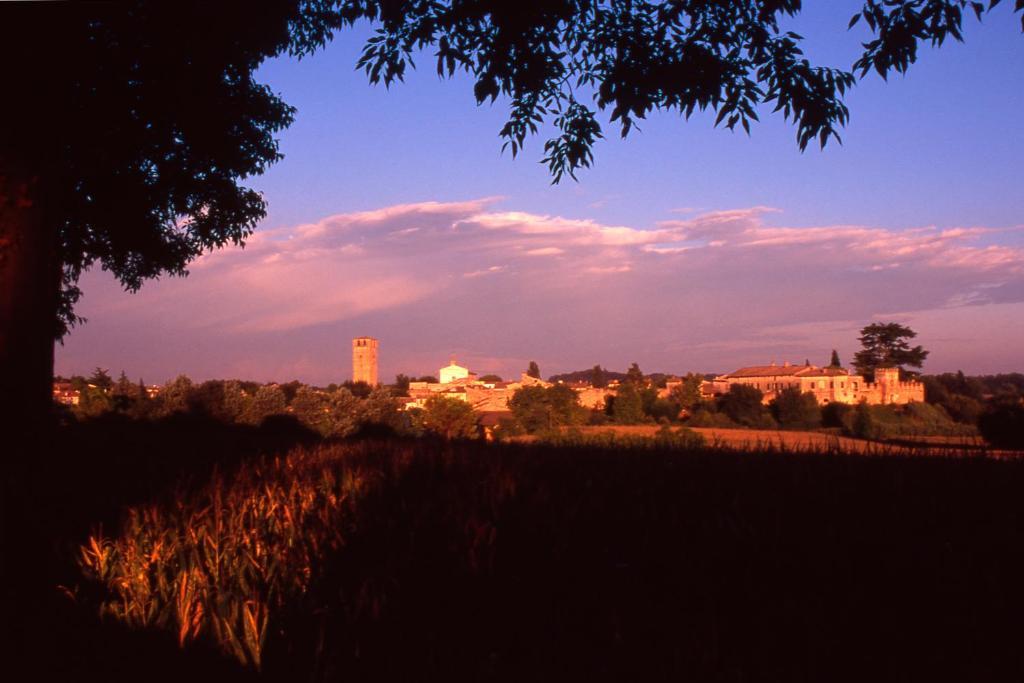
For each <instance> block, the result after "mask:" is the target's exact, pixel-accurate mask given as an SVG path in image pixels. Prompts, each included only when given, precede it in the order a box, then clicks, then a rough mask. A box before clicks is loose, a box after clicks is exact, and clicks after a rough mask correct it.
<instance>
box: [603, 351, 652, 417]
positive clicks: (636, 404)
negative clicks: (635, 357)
mask: <svg viewBox="0 0 1024 683" xmlns="http://www.w3.org/2000/svg"><path fill="white" fill-rule="evenodd" d="M633 365H634V366H635V365H636V363H634V364H633ZM608 400H609V401H610V407H611V416H612V419H613V420H615V421H616V422H617V423H619V424H638V423H641V422H643V421H644V419H645V417H646V414H645V413H644V402H643V396H641V390H640V389H639V388H637V386H636V384H635V383H634V382H623V383H622V384H621V385H620V386H619V389H618V391H616V392H615V396H611V397H609V399H608Z"/></svg>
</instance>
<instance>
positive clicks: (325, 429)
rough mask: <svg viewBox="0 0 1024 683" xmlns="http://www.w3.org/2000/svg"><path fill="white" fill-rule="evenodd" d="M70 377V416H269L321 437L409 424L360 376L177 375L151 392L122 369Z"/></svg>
mask: <svg viewBox="0 0 1024 683" xmlns="http://www.w3.org/2000/svg"><path fill="white" fill-rule="evenodd" d="M69 381H70V382H71V384H72V385H73V386H74V387H75V388H76V389H78V391H79V392H80V394H79V403H78V405H76V406H69V407H68V410H69V412H70V414H71V415H72V416H73V417H75V418H90V417H97V416H100V415H106V414H110V413H117V414H122V415H125V416H127V417H130V418H134V419H141V420H145V419H162V418H166V417H170V416H172V415H178V414H190V415H201V416H205V417H208V418H212V419H215V420H218V421H220V422H224V423H226V424H242V425H252V426H259V425H261V424H263V423H264V422H265V421H267V420H268V419H278V420H282V421H283V420H289V419H290V420H293V421H297V422H298V423H299V424H301V425H302V426H303V427H305V428H307V429H309V430H312V431H313V432H316V433H317V434H320V435H321V436H323V437H345V436H350V435H352V434H356V433H366V432H371V433H383V434H387V433H405V432H407V431H409V430H410V425H409V423H408V419H407V417H406V416H405V415H403V413H402V412H401V411H400V410H399V406H398V402H397V400H396V398H395V397H394V395H393V391H392V390H391V389H390V388H387V387H377V388H373V387H370V386H369V385H367V384H366V383H363V382H356V383H352V382H348V383H345V384H342V385H336V384H331V385H328V386H327V387H315V386H309V385H306V384H303V383H301V382H298V381H293V382H287V383H285V384H260V383H258V382H247V381H242V380H219V379H215V380H208V381H205V382H201V383H196V382H193V381H192V380H191V379H190V378H189V377H187V376H185V375H180V376H179V377H177V378H175V379H174V380H171V381H170V382H168V383H166V384H164V385H163V386H162V387H160V389H159V391H158V392H156V395H155V396H150V393H149V391H148V390H147V388H146V386H145V384H143V382H142V381H141V380H140V381H139V382H137V383H133V382H131V381H130V380H128V379H127V378H126V377H125V375H124V373H121V377H120V379H118V380H117V381H113V380H110V378H109V376H108V375H107V374H106V372H105V371H104V370H102V369H99V368H98V369H97V371H96V372H95V373H93V375H92V376H91V377H89V378H83V377H73V378H71V379H70V380H69Z"/></svg>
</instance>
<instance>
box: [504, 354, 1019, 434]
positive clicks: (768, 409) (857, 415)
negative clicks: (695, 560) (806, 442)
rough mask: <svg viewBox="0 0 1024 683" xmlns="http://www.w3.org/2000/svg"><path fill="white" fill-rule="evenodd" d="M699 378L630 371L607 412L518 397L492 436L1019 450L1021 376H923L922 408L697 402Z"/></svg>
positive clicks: (788, 399)
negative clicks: (799, 440) (924, 441)
mask: <svg viewBox="0 0 1024 683" xmlns="http://www.w3.org/2000/svg"><path fill="white" fill-rule="evenodd" d="M703 379H704V376H703V375H697V374H693V373H691V374H688V375H686V376H685V377H683V378H682V381H681V383H680V384H678V385H675V386H673V388H672V391H670V392H668V394H667V395H665V394H664V392H663V391H660V390H659V387H658V381H657V380H658V377H657V376H654V375H644V374H643V373H641V372H640V371H639V368H636V366H635V364H634V367H633V368H630V372H629V373H627V374H626V375H625V379H623V380H621V384H620V385H619V387H618V389H617V391H616V394H615V395H614V396H608V397H607V399H606V401H605V405H604V406H603V407H601V408H598V409H594V410H590V409H586V408H584V407H582V406H580V404H579V401H578V398H577V395H576V393H575V392H574V391H572V389H570V388H569V387H566V386H563V385H555V386H553V387H550V388H547V389H545V388H542V387H524V388H523V389H521V390H519V391H518V392H516V394H515V396H514V397H513V399H512V401H511V403H510V408H511V409H512V418H511V419H510V420H507V421H505V422H503V423H502V424H501V425H500V426H499V430H498V431H504V433H507V434H519V433H523V432H527V433H531V434H541V433H548V432H551V431H552V430H554V429H557V428H561V427H567V426H568V427H571V426H574V425H584V424H590V425H602V424H622V425H636V424H656V423H660V424H682V425H684V426H687V427H718V428H753V429H790V430H817V429H825V430H831V431H833V432H834V433H838V434H842V435H846V436H853V437H858V438H865V439H897V440H898V439H904V438H912V437H920V436H956V437H969V436H976V435H978V434H979V433H980V435H981V436H983V437H984V438H985V440H986V441H988V442H989V443H990V444H991V445H993V446H995V447H998V448H1024V404H1022V396H1024V375H1019V374H1012V375H994V376H989V377H984V378H967V377H964V375H963V373H950V374H946V375H935V376H926V377H924V378H923V379H924V381H925V384H926V396H927V401H926V402H925V403H910V404H907V405H868V404H866V403H860V404H857V405H848V404H844V403H830V404H827V405H824V406H820V405H818V402H817V401H816V399H815V397H814V395H813V394H810V393H801V392H800V390H799V389H796V388H790V389H786V390H783V391H782V392H780V393H779V394H778V395H777V396H776V397H775V398H773V399H772V400H771V401H769V402H768V403H767V404H766V403H764V394H763V393H762V392H761V391H760V390H758V389H756V388H754V387H751V386H745V385H734V386H733V387H732V388H731V389H730V391H729V392H728V393H726V394H723V395H721V396H716V397H714V398H704V397H703V396H702V395H701V390H700V388H701V382H702V381H703Z"/></svg>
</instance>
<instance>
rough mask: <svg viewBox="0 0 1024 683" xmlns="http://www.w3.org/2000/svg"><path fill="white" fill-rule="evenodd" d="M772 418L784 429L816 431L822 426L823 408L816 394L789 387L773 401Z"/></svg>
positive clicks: (771, 406)
mask: <svg viewBox="0 0 1024 683" xmlns="http://www.w3.org/2000/svg"><path fill="white" fill-rule="evenodd" d="M770 408H771V412H772V417H774V418H775V420H776V421H777V422H778V423H779V426H780V427H782V428H783V429H814V428H815V427H820V426H821V408H819V407H818V401H817V399H815V398H814V394H810V393H805V392H801V391H800V389H799V388H797V387H787V388H786V389H783V390H782V391H780V392H779V394H778V395H777V396H776V397H775V398H774V399H772V402H771V405H770Z"/></svg>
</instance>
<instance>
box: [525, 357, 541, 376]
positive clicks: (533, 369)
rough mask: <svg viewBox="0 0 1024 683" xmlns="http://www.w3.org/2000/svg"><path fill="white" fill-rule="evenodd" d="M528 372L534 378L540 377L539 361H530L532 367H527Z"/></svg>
mask: <svg viewBox="0 0 1024 683" xmlns="http://www.w3.org/2000/svg"><path fill="white" fill-rule="evenodd" d="M526 374H527V375H528V376H530V377H533V378H534V379H540V366H539V365H537V361H535V360H531V361H530V367H528V368H527V369H526Z"/></svg>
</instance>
